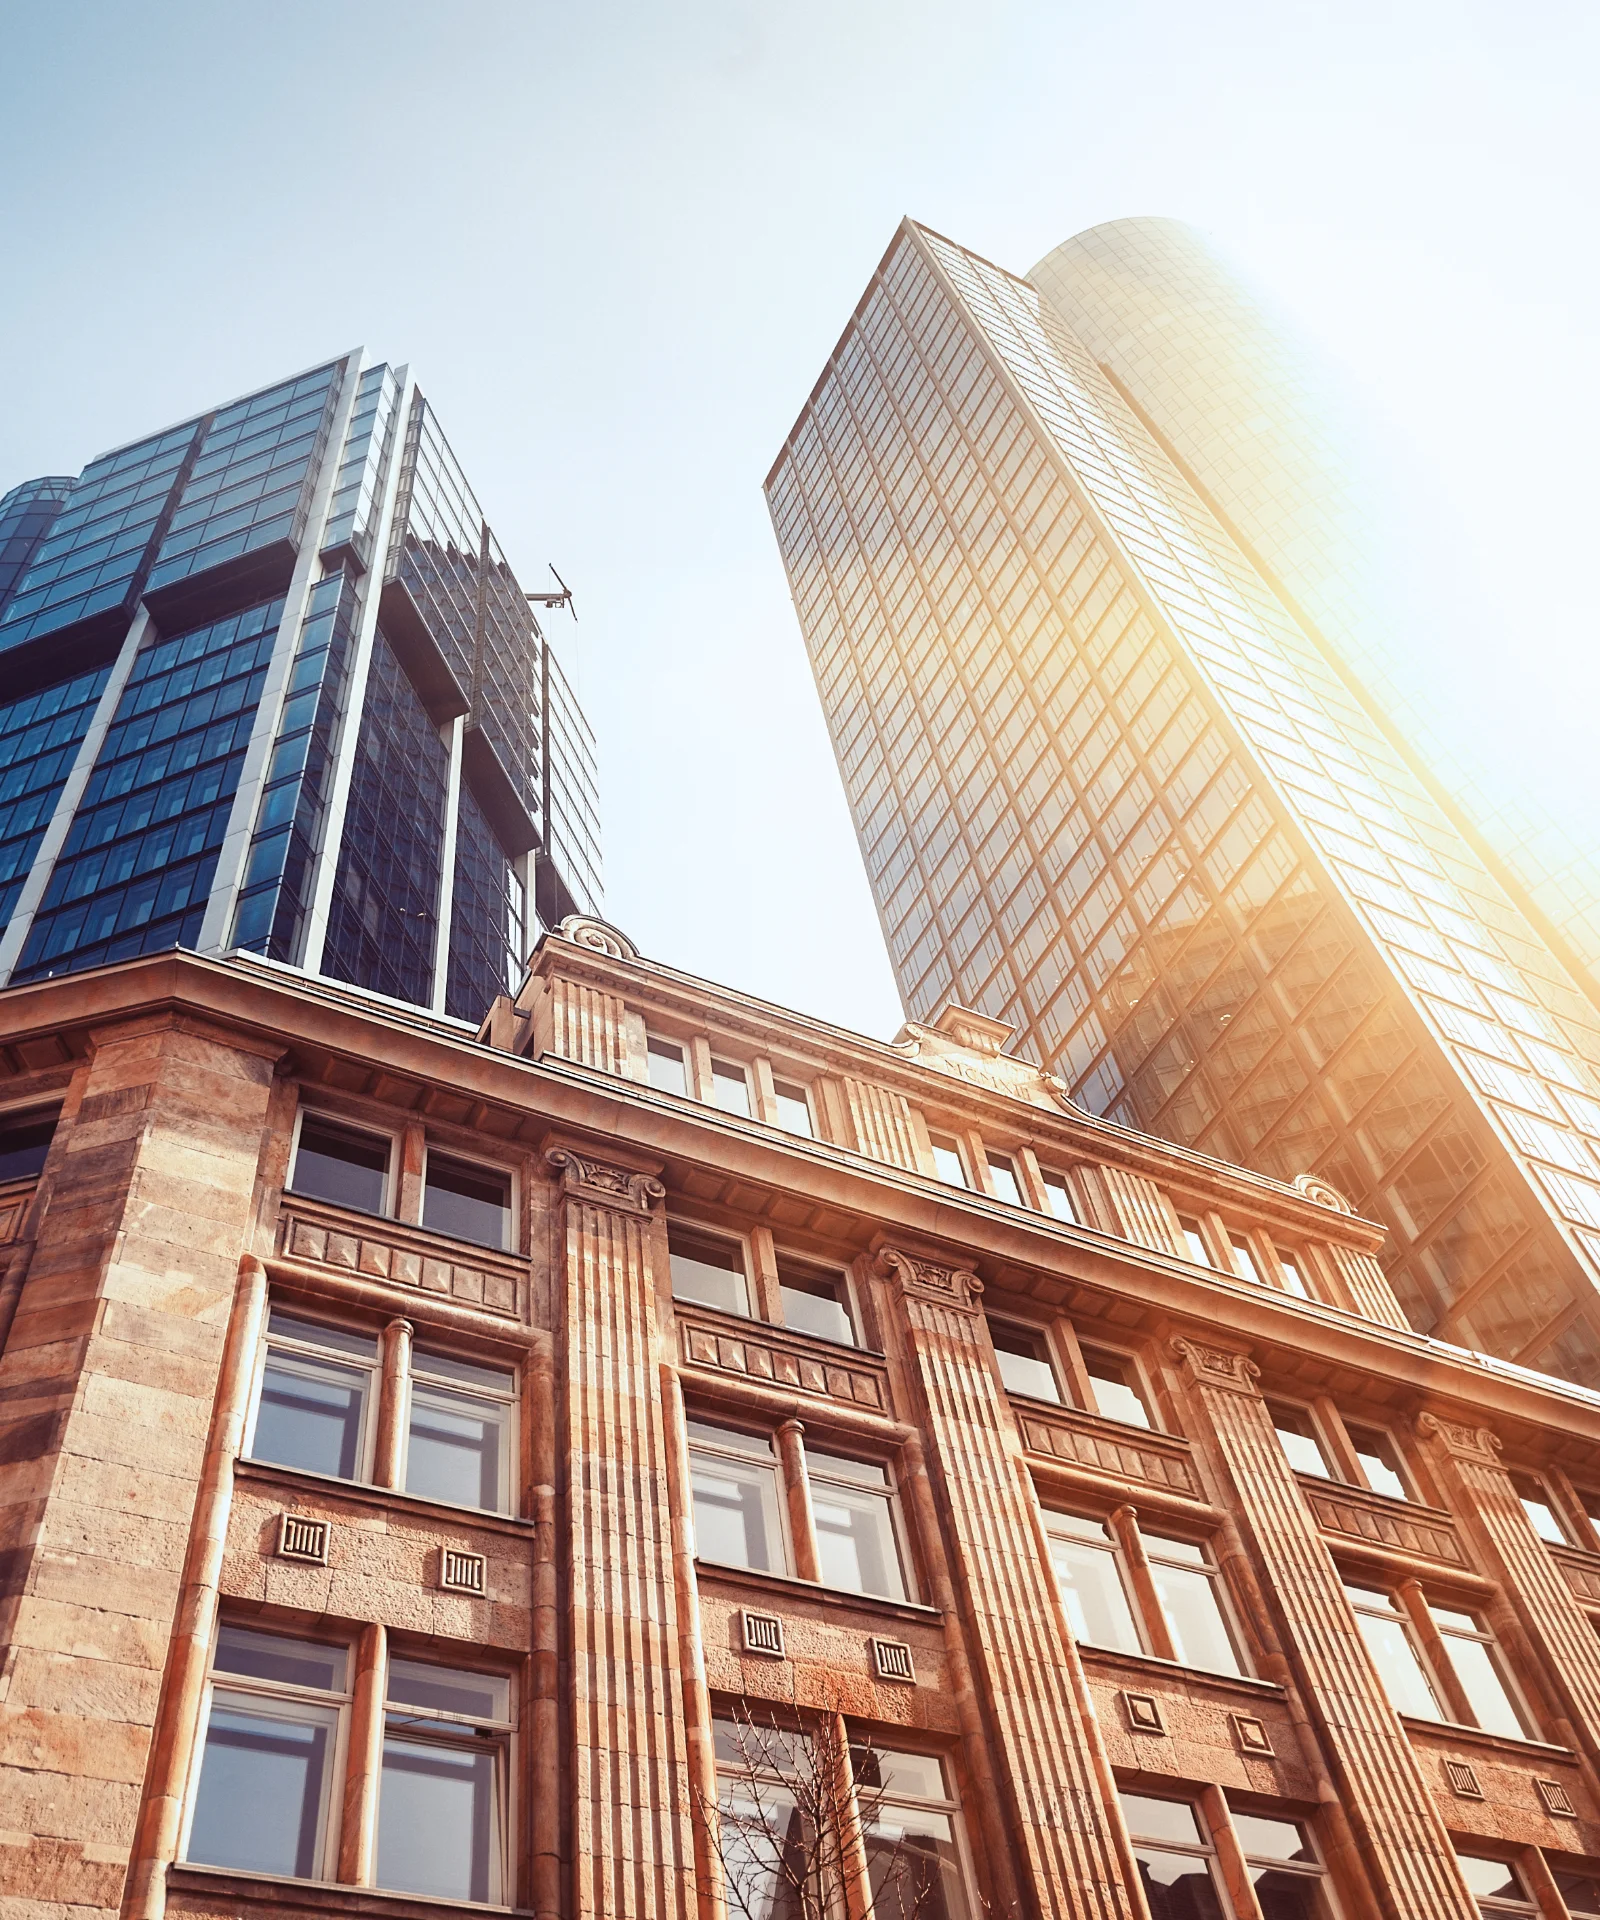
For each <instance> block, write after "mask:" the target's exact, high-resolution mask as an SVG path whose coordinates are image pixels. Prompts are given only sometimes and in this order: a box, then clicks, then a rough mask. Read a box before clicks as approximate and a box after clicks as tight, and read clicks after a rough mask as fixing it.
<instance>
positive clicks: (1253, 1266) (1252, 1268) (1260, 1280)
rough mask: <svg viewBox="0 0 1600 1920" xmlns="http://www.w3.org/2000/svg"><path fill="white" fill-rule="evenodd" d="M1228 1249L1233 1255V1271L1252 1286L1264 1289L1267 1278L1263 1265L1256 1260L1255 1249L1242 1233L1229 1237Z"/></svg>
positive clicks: (1232, 1234)
mask: <svg viewBox="0 0 1600 1920" xmlns="http://www.w3.org/2000/svg"><path fill="white" fill-rule="evenodd" d="M1228 1247H1229V1250H1230V1252H1231V1253H1232V1255H1233V1270H1234V1272H1235V1273H1237V1274H1238V1276H1239V1278H1240V1279H1241V1280H1248V1281H1249V1282H1250V1283H1251V1285H1252V1286H1256V1287H1264V1286H1265V1285H1266V1284H1267V1281H1266V1276H1265V1275H1264V1274H1263V1273H1262V1271H1261V1263H1260V1262H1259V1261H1258V1260H1257V1259H1256V1252H1255V1248H1254V1247H1252V1246H1251V1244H1250V1241H1249V1239H1248V1238H1247V1236H1246V1235H1244V1234H1242V1233H1230V1234H1229V1235H1228Z"/></svg>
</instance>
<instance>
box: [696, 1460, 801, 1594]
mask: <svg viewBox="0 0 1600 1920" xmlns="http://www.w3.org/2000/svg"><path fill="white" fill-rule="evenodd" d="M689 1466H690V1481H691V1484H692V1486H693V1490H694V1543H695V1552H696V1554H697V1555H698V1556H699V1557H700V1558H701V1559H702V1560H715V1561H719V1562H720V1563H721V1564H722V1565H723V1566H726V1567H753V1568H755V1569H756V1571H757V1572H760V1573H783V1572H785V1571H787V1569H786V1567H785V1565H784V1561H783V1553H782V1545H781V1542H782V1538H783V1536H782V1533H781V1531H780V1528H779V1523H778V1486H777V1478H776V1474H775V1472H774V1470H773V1469H772V1468H771V1467H761V1466H757V1465H756V1464H755V1462H754V1461H751V1462H749V1463H746V1462H744V1461H740V1460H722V1459H718V1458H717V1457H716V1456H715V1455H713V1454H707V1453H700V1452H697V1451H691V1452H690V1455H689Z"/></svg>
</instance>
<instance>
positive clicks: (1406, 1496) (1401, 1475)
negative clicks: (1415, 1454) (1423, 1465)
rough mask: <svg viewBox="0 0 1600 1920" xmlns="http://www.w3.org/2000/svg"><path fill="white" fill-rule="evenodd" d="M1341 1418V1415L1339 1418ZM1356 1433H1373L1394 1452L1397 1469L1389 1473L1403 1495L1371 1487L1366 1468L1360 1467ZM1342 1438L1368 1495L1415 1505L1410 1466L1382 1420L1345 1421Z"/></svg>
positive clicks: (1391, 1429) (1383, 1488)
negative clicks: (1397, 1483)
mask: <svg viewBox="0 0 1600 1920" xmlns="http://www.w3.org/2000/svg"><path fill="white" fill-rule="evenodd" d="M1342 1417H1343V1416H1342V1415H1341V1418H1342ZM1358 1433H1375V1434H1377V1435H1378V1436H1379V1438H1380V1439H1383V1440H1387V1441H1388V1443H1389V1445H1390V1447H1391V1448H1393V1450H1394V1456H1395V1458H1396V1460H1398V1461H1399V1463H1400V1464H1399V1465H1398V1466H1397V1467H1391V1468H1390V1469H1389V1471H1390V1472H1391V1473H1392V1474H1393V1475H1394V1476H1395V1478H1396V1479H1397V1480H1398V1481H1399V1482H1400V1484H1401V1486H1402V1487H1403V1488H1404V1489H1405V1491H1404V1492H1403V1493H1399V1494H1393V1493H1390V1492H1389V1490H1388V1488H1387V1487H1375V1486H1373V1484H1372V1481H1371V1478H1370V1476H1369V1475H1368V1473H1367V1470H1366V1468H1365V1467H1361V1453H1362V1449H1361V1447H1360V1446H1358V1445H1357V1443H1356V1435H1357V1434H1358ZM1344 1437H1345V1439H1346V1440H1347V1441H1348V1442H1349V1444H1350V1451H1351V1452H1352V1453H1353V1454H1354V1455H1355V1457H1356V1465H1357V1466H1358V1467H1361V1482H1362V1484H1364V1485H1365V1487H1366V1490H1367V1492H1368V1493H1375V1494H1377V1495H1378V1496H1379V1497H1380V1498H1381V1499H1384V1500H1397V1499H1398V1500H1405V1501H1407V1502H1409V1503H1413V1504H1414V1503H1415V1501H1416V1493H1417V1489H1416V1475H1415V1474H1414V1473H1413V1472H1412V1471H1411V1464H1410V1462H1409V1461H1408V1460H1407V1459H1406V1456H1405V1452H1404V1450H1403V1448H1402V1447H1401V1445H1400V1443H1399V1441H1398V1440H1396V1438H1395V1435H1394V1429H1393V1428H1392V1427H1390V1426H1386V1425H1385V1424H1384V1422H1383V1421H1382V1420H1346V1421H1345V1422H1344Z"/></svg>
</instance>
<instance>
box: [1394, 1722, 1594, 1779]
mask: <svg viewBox="0 0 1600 1920" xmlns="http://www.w3.org/2000/svg"><path fill="white" fill-rule="evenodd" d="M1400 1723H1401V1725H1402V1726H1403V1727H1404V1728H1405V1730H1406V1732H1407V1733H1409V1734H1418V1733H1422V1734H1432V1735H1434V1737H1435V1738H1436V1739H1440V1740H1451V1741H1460V1742H1463V1743H1465V1744H1466V1745H1467V1746H1471V1747H1481V1748H1482V1749H1483V1750H1484V1751H1485V1752H1486V1753H1504V1754H1510V1755H1511V1756H1512V1757H1514V1758H1520V1759H1523V1760H1529V1759H1537V1760H1564V1761H1566V1762H1567V1764H1568V1765H1569V1766H1576V1765H1577V1761H1578V1756H1577V1755H1576V1754H1575V1753H1574V1752H1573V1751H1572V1749H1571V1747H1557V1746H1552V1745H1551V1743H1550V1742H1549V1741H1548V1740H1535V1739H1533V1738H1532V1737H1531V1736H1529V1735H1524V1736H1523V1737H1522V1738H1521V1739H1520V1740H1519V1739H1514V1738H1513V1737H1512V1736H1511V1735H1510V1734H1507V1733H1485V1732H1484V1730H1483V1728H1482V1727H1469V1726H1465V1725H1463V1724H1462V1722H1461V1721H1459V1720H1422V1719H1419V1718H1418V1716H1417V1715H1416V1714H1414V1713H1403V1714H1401V1716H1400Z"/></svg>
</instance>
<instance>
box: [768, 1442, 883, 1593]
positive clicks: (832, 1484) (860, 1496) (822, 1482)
mask: <svg viewBox="0 0 1600 1920" xmlns="http://www.w3.org/2000/svg"><path fill="white" fill-rule="evenodd" d="M810 1439H811V1436H810V1435H809V1434H808V1435H807V1436H806V1444H803V1445H802V1448H801V1451H802V1454H803V1456H804V1462H805V1475H806V1482H807V1490H808V1492H809V1491H810V1490H811V1489H812V1488H814V1487H816V1486H823V1487H827V1488H829V1489H830V1490H831V1491H832V1492H833V1494H834V1495H835V1496H836V1497H839V1496H845V1497H848V1498H853V1499H856V1500H860V1501H862V1502H863V1503H865V1502H867V1501H870V1502H871V1503H872V1504H873V1506H874V1507H877V1506H880V1505H881V1506H882V1507H883V1509H884V1511H885V1513H886V1514H887V1515H888V1522H889V1539H890V1543H891V1544H892V1546H893V1548H894V1556H895V1562H896V1564H897V1566H898V1568H899V1571H900V1587H901V1591H900V1592H899V1593H898V1594H892V1593H878V1594H874V1593H869V1592H868V1591H867V1589H866V1588H865V1587H830V1588H829V1591H830V1592H832V1593H860V1594H861V1595H862V1596H863V1598H865V1599H869V1600H888V1601H891V1602H908V1603H909V1604H911V1605H913V1606H914V1605H916V1604H917V1592H918V1589H917V1582H916V1574H915V1569H914V1566H913V1563H912V1559H911V1551H910V1541H909V1538H908V1537H907V1533H906V1525H905V1516H904V1514H903V1512H902V1511H901V1500H900V1483H899V1480H898V1479H897V1478H896V1476H895V1470H894V1464H893V1462H892V1461H889V1460H878V1459H874V1458H872V1457H871V1456H870V1455H867V1454H852V1453H851V1452H850V1451H849V1450H848V1446H847V1448H846V1451H844V1452H842V1453H841V1452H838V1451H836V1449H835V1448H834V1447H833V1446H832V1445H831V1444H829V1445H824V1444H822V1441H823V1436H818V1444H817V1445H816V1446H815V1447H814V1448H813V1447H812V1446H811V1445H810V1444H809V1442H810ZM814 1453H821V1454H824V1455H831V1456H832V1457H833V1458H834V1459H837V1460H851V1459H853V1460H856V1461H857V1462H858V1463H859V1464H860V1465H861V1466H863V1467H877V1468H878V1469H880V1470H881V1472H882V1474H883V1485H882V1486H881V1487H876V1486H871V1485H868V1484H867V1483H866V1482H864V1481H861V1480H852V1479H850V1478H849V1477H848V1476H846V1475H844V1474H837V1473H830V1472H828V1471H827V1470H826V1469H824V1470H823V1471H822V1472H821V1473H814V1472H813V1471H812V1467H811V1461H812V1456H813V1454H814ZM779 1478H780V1481H781V1478H782V1473H781V1463H780V1474H779ZM815 1504H816V1500H815V1495H814V1494H813V1495H812V1506H813V1508H814V1507H815ZM820 1558H821V1543H820V1538H819V1542H818V1559H819V1560H820ZM820 1584H826V1583H825V1582H824V1583H820Z"/></svg>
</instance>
